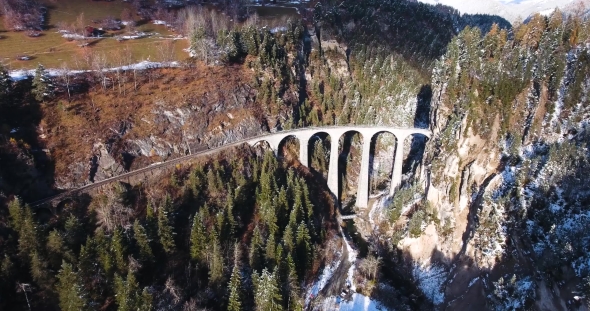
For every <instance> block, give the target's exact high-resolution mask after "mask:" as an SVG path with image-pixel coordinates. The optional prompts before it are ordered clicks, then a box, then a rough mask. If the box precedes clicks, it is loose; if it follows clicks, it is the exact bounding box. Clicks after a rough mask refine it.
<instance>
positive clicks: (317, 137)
mask: <svg viewBox="0 0 590 311" xmlns="http://www.w3.org/2000/svg"><path fill="white" fill-rule="evenodd" d="M336 143H338V142H336ZM332 144H333V139H332V136H331V135H330V133H329V132H328V131H317V132H315V133H313V135H311V136H310V137H309V139H308V140H307V147H305V146H301V147H302V148H306V150H305V151H307V152H308V155H307V158H306V159H303V156H302V154H303V153H300V158H301V163H303V162H304V160H307V161H308V163H309V165H308V167H309V168H310V169H311V170H313V171H315V172H318V173H320V174H322V175H323V176H324V178H327V176H328V168H329V163H330V155H331V146H332ZM316 158H317V159H316ZM314 159H316V161H315V162H314Z"/></svg>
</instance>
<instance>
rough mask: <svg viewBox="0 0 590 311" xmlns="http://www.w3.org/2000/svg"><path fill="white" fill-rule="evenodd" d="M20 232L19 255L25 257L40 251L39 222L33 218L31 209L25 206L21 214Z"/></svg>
mask: <svg viewBox="0 0 590 311" xmlns="http://www.w3.org/2000/svg"><path fill="white" fill-rule="evenodd" d="M20 216H21V219H20V221H19V223H20V230H19V234H18V249H19V254H20V255H21V256H23V257H26V256H29V255H30V254H32V253H33V252H36V251H37V250H38V249H39V236H38V233H37V222H36V221H35V219H34V218H33V212H32V211H31V208H30V207H28V206H25V207H24V208H23V209H21V212H20Z"/></svg>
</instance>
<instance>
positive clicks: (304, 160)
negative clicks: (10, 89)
mask: <svg viewBox="0 0 590 311" xmlns="http://www.w3.org/2000/svg"><path fill="white" fill-rule="evenodd" d="M348 132H358V133H360V134H361V136H362V140H363V152H362V159H361V171H360V175H359V180H358V190H357V200H356V205H357V206H358V207H360V208H366V207H367V205H368V202H369V157H370V150H371V140H372V139H373V137H374V136H375V135H377V134H379V133H391V134H393V135H394V136H395V138H396V141H397V147H396V151H395V156H394V165H393V172H392V174H391V176H392V177H391V178H392V182H391V187H390V195H393V194H394V192H395V190H396V189H397V187H399V185H400V184H401V181H402V165H403V155H404V150H403V148H404V141H405V140H406V138H408V136H412V135H423V136H426V137H428V138H430V135H431V132H430V131H429V130H426V129H419V128H396V127H389V126H362V125H350V126H329V127H307V128H302V129H295V130H289V131H281V132H276V133H269V134H265V135H261V136H257V137H251V138H247V139H244V140H240V141H237V142H235V143H231V144H227V145H224V146H221V147H218V148H214V149H209V150H204V151H200V152H196V153H193V154H190V155H186V156H183V157H180V158H176V159H173V160H170V161H166V162H163V163H159V164H154V165H151V166H148V167H145V168H142V169H138V170H135V171H132V172H128V173H125V174H121V175H119V176H115V177H112V178H108V179H105V180H102V181H98V182H95V183H93V184H89V185H86V186H83V187H80V188H77V189H72V190H69V191H66V192H64V193H60V194H58V195H55V196H53V197H49V198H46V199H43V200H40V201H37V202H34V203H32V204H31V205H32V206H40V205H43V204H47V203H49V204H54V203H59V201H60V200H63V199H65V198H66V197H68V196H71V195H73V194H78V193H84V192H89V191H90V190H92V189H96V188H100V187H102V186H103V185H106V184H110V183H112V182H116V181H128V182H130V181H131V180H137V177H138V176H145V175H146V174H147V173H152V174H153V172H154V171H157V170H162V169H165V168H168V167H173V166H175V165H176V164H179V163H183V162H186V161H189V160H192V159H195V158H197V157H201V156H206V155H212V154H214V153H217V152H219V151H222V150H225V149H229V148H233V147H237V146H240V145H242V144H244V143H247V144H249V145H251V146H256V145H258V144H260V143H263V142H266V143H268V145H269V146H270V148H271V149H272V150H273V152H274V153H275V154H278V151H279V148H280V146H281V144H282V143H283V142H284V140H285V139H287V138H289V137H294V138H296V139H298V140H299V160H300V162H301V164H303V165H305V166H309V141H310V139H311V138H312V137H313V136H315V135H317V134H320V133H325V134H327V135H329V136H330V139H331V141H332V142H333V143H332V144H331V150H330V164H329V169H328V188H329V189H330V191H331V192H332V194H334V195H335V196H336V198H337V199H339V198H338V193H339V191H338V176H339V173H338V155H339V154H340V152H339V144H338V143H334V142H338V141H339V140H340V137H342V136H343V135H344V134H346V133H348Z"/></svg>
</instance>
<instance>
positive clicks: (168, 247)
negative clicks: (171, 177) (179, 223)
mask: <svg viewBox="0 0 590 311" xmlns="http://www.w3.org/2000/svg"><path fill="white" fill-rule="evenodd" d="M171 210H172V200H171V199H170V196H169V195H166V198H165V199H164V204H162V206H161V207H160V210H159V211H158V235H159V237H160V243H161V244H162V248H164V251H165V252H166V253H168V254H170V253H172V252H174V250H175V248H176V245H175V244H174V228H173V227H172V221H171V219H170V212H171Z"/></svg>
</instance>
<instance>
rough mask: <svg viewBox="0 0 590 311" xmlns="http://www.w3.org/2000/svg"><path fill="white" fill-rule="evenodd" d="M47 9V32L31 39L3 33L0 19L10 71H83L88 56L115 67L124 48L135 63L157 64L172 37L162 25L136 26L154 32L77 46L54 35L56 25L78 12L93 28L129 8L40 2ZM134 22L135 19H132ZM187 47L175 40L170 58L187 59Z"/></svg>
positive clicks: (0, 48) (0, 47)
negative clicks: (63, 68) (66, 68)
mask: <svg viewBox="0 0 590 311" xmlns="http://www.w3.org/2000/svg"><path fill="white" fill-rule="evenodd" d="M44 2H46V3H45V5H46V6H47V8H48V9H49V10H48V14H47V19H48V20H47V25H48V27H47V29H45V30H44V31H43V32H42V35H41V36H40V37H36V38H31V37H28V36H27V35H26V33H25V32H13V31H6V29H4V25H3V20H2V17H0V37H1V38H0V61H1V62H2V63H3V64H5V65H6V66H8V67H9V68H10V69H31V68H35V67H36V66H37V65H38V64H43V65H44V66H45V67H48V68H57V67H61V66H62V65H63V64H64V63H65V64H67V65H68V66H69V67H70V68H72V69H86V68H87V67H88V64H87V62H85V61H84V60H85V59H87V55H88V54H93V55H104V56H105V58H106V60H107V63H108V64H110V65H116V64H117V62H118V61H119V59H120V55H121V54H122V53H123V52H122V51H123V50H124V49H128V50H129V51H130V54H131V55H132V59H133V60H134V61H135V62H139V61H142V60H147V59H149V60H151V61H160V60H161V56H160V55H161V54H162V53H161V52H160V49H159V47H161V46H162V45H163V43H164V42H165V41H172V39H171V38H172V36H174V35H175V34H174V33H173V32H171V31H169V30H168V29H166V27H165V26H163V25H153V24H151V23H146V24H143V25H139V26H137V30H138V31H143V32H149V33H154V35H153V36H151V37H147V38H142V39H135V40H126V41H123V42H118V41H117V40H116V39H115V38H114V37H105V38H97V39H92V40H89V46H88V47H80V46H79V44H80V42H79V41H68V40H66V39H65V38H63V37H62V35H61V34H59V33H57V31H58V29H57V27H55V25H56V24H58V23H59V22H65V23H67V24H72V23H74V22H75V21H76V19H77V17H78V16H79V15H80V13H84V19H85V23H86V24H87V25H90V26H96V25H94V24H93V23H92V21H93V20H100V19H104V18H105V17H107V16H113V17H115V18H119V17H120V16H121V13H122V12H123V10H124V9H125V8H129V9H131V6H130V5H129V4H128V3H126V2H123V1H113V2H105V1H90V0H84V1H79V0H66V1H59V0H58V1H54V2H55V3H53V2H50V1H44ZM135 20H136V21H138V20H139V18H138V17H137V16H136V17H135ZM125 33H126V30H125V29H122V30H121V31H116V32H109V35H111V34H112V35H119V34H125ZM187 47H188V41H186V40H175V41H173V44H172V45H171V48H172V49H173V54H174V57H175V58H176V59H177V60H182V59H185V58H187V57H188V54H187V53H186V52H184V51H183V49H186V48H187ZM20 55H26V56H29V57H31V60H28V61H21V60H18V59H17V58H18V56H20Z"/></svg>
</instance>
